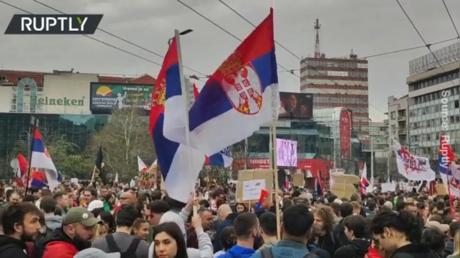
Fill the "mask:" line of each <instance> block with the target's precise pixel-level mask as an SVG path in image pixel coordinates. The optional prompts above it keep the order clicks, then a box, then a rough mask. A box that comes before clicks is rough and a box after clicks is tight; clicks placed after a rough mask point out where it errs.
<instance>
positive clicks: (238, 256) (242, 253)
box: [217, 245, 255, 258]
mask: <svg viewBox="0 0 460 258" xmlns="http://www.w3.org/2000/svg"><path fill="white" fill-rule="evenodd" d="M254 253H255V251H254V249H252V248H247V247H242V246H239V245H234V246H233V247H232V248H230V249H229V250H228V251H227V252H226V253H224V254H221V255H219V256H217V258H250V257H252V255H253V254H254Z"/></svg>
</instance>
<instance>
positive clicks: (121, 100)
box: [90, 82, 153, 112]
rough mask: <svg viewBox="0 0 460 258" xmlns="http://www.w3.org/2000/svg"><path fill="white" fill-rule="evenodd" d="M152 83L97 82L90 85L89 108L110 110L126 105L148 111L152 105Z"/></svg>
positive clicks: (92, 109)
mask: <svg viewBox="0 0 460 258" xmlns="http://www.w3.org/2000/svg"><path fill="white" fill-rule="evenodd" d="M152 90H153V85H145V84H142V85H141V84H122V83H99V82H93V83H91V87H90V99H91V102H90V110H91V111H96V112H97V111H102V112H104V111H109V112H110V111H112V110H117V109H123V108H126V107H136V108H139V109H141V110H146V111H149V110H150V107H151V105H152Z"/></svg>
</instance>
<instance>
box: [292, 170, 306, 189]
mask: <svg viewBox="0 0 460 258" xmlns="http://www.w3.org/2000/svg"><path fill="white" fill-rule="evenodd" d="M292 185H293V186H298V187H304V186H305V175H304V174H303V173H294V174H292Z"/></svg>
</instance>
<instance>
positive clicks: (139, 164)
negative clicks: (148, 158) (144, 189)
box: [137, 156, 147, 172]
mask: <svg viewBox="0 0 460 258" xmlns="http://www.w3.org/2000/svg"><path fill="white" fill-rule="evenodd" d="M137 167H138V168H139V172H147V166H146V165H145V163H144V161H142V159H141V158H140V157H139V156H137Z"/></svg>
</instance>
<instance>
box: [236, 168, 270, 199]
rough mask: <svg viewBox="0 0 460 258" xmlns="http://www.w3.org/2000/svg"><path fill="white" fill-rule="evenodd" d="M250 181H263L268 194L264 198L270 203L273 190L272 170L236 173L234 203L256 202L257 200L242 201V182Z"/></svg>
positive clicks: (252, 170) (251, 170)
mask: <svg viewBox="0 0 460 258" xmlns="http://www.w3.org/2000/svg"><path fill="white" fill-rule="evenodd" d="M251 180H265V190H266V191H267V192H268V193H269V194H268V196H267V197H266V198H267V199H268V200H270V201H271V196H272V195H271V193H272V189H273V170H271V169H250V170H240V171H238V182H237V184H236V201H237V202H258V201H259V198H256V199H253V200H245V201H243V185H244V184H245V183H244V182H247V181H251Z"/></svg>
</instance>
